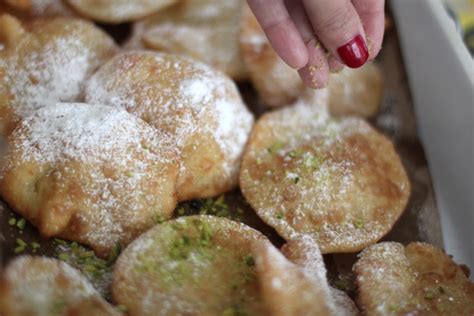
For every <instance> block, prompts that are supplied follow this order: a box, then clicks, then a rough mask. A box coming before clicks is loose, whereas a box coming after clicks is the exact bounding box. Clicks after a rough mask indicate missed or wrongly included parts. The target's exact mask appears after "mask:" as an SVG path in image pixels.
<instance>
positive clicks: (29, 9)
mask: <svg viewBox="0 0 474 316" xmlns="http://www.w3.org/2000/svg"><path fill="white" fill-rule="evenodd" d="M5 2H6V3H8V4H9V5H10V6H11V7H12V8H14V9H15V10H17V11H18V12H19V13H20V14H22V15H26V16H30V17H46V16H48V17H50V16H73V15H76V14H75V12H74V11H73V10H71V9H70V8H69V7H68V6H67V5H66V4H65V3H64V2H63V1H62V0H5Z"/></svg>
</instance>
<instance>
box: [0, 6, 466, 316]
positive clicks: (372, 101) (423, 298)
mask: <svg viewBox="0 0 474 316" xmlns="http://www.w3.org/2000/svg"><path fill="white" fill-rule="evenodd" d="M94 22H96V23H101V24H120V23H127V25H130V26H131V28H132V32H131V34H130V36H129V38H128V39H127V40H126V41H125V42H123V43H116V42H115V41H114V40H113V39H112V37H111V36H110V35H109V34H108V33H106V32H105V31H104V30H103V29H101V28H99V27H98V26H97V24H94ZM106 29H107V28H106ZM247 81H248V82H250V83H251V84H252V86H253V88H254V89H255V94H254V98H255V99H258V100H259V102H260V103H261V104H263V105H264V107H265V108H266V109H272V111H265V113H264V114H263V115H261V116H258V117H257V115H255V114H254V113H252V112H251V111H250V110H249V109H248V108H247V105H246V104H245V103H244V101H243V98H242V96H241V94H240V91H239V89H238V86H237V83H238V84H239V85H240V84H241V83H243V82H247ZM244 85H245V84H244ZM382 90H383V87H382V74H381V72H380V69H379V68H378V66H377V65H376V64H369V65H366V66H364V67H363V68H361V69H358V70H353V69H343V70H341V71H340V72H339V73H334V74H331V77H330V82H329V85H328V87H326V88H324V89H320V90H310V89H307V88H305V87H304V86H303V85H302V83H301V82H300V80H299V78H298V75H297V73H296V72H295V71H294V70H292V69H291V68H289V67H288V66H286V64H284V63H283V61H281V60H280V59H279V58H278V56H277V55H276V54H275V52H274V51H273V50H272V48H271V46H270V44H269V43H268V41H267V40H266V38H265V35H264V34H263V31H262V30H261V29H260V27H259V26H258V23H257V22H256V20H255V18H254V17H253V15H252V14H251V12H250V10H249V9H248V7H247V6H246V5H245V3H244V1H243V0H226V1H220V0H166V1H165V0H163V1H150V0H129V1H122V0H120V1H111V0H102V1H93V0H18V1H11V0H3V2H1V1H0V135H1V136H2V138H4V140H5V142H6V144H7V146H8V150H7V152H6V153H5V154H4V155H3V156H2V157H1V160H2V161H1V164H0V194H1V197H2V199H3V201H4V202H5V203H7V204H8V205H9V206H10V207H11V209H12V210H14V211H15V212H16V213H18V214H19V215H21V216H22V217H24V218H25V219H26V220H27V221H28V222H29V223H31V224H32V225H33V226H35V227H36V228H37V230H38V231H39V233H40V235H41V236H42V238H47V239H53V238H61V239H64V240H68V241H70V242H74V243H79V244H81V245H83V246H85V247H90V248H91V249H92V250H93V253H92V254H91V253H89V252H88V256H97V257H98V258H107V257H109V256H110V254H111V253H113V252H115V251H116V249H117V245H118V246H119V247H120V248H122V249H123V251H122V252H121V254H120V255H119V256H118V258H117V259H116V261H114V262H111V264H113V272H112V282H111V287H110V291H111V293H112V297H111V298H107V299H105V298H104V297H102V295H101V294H100V293H99V292H98V291H97V289H95V288H94V286H93V285H92V284H91V283H90V282H89V280H88V279H87V278H86V276H85V275H84V274H82V272H81V271H79V270H78V269H76V268H75V267H72V266H70V265H69V264H68V263H66V262H63V261H61V260H59V259H55V258H47V257H44V256H30V255H19V256H17V257H16V258H14V259H12V260H11V261H10V262H9V263H8V265H7V266H6V267H5V268H4V269H3V271H2V273H1V274H0V315H3V316H14V315H222V316H231V315H282V316H290V315H295V316H296V315H359V314H365V315H402V314H403V315H405V314H412V315H453V314H459V315H473V314H474V284H473V283H472V282H471V281H469V279H468V274H469V273H468V269H466V268H465V266H463V265H458V264H456V263H455V262H454V261H453V259H452V258H451V257H449V256H448V255H446V254H445V253H444V252H443V251H442V250H440V249H438V248H436V247H434V246H432V245H429V244H426V243H422V242H412V243H410V244H408V245H406V246H404V245H402V244H399V243H396V242H390V241H384V242H379V241H380V240H381V239H382V238H383V237H384V236H385V235H386V234H387V233H388V232H390V230H391V229H392V227H393V226H394V224H395V223H396V222H397V220H398V219H399V218H400V216H401V215H402V213H403V211H404V209H405V207H406V205H407V202H408V199H409V197H410V189H411V186H410V180H409V177H408V175H407V173H406V171H405V169H404V166H403V164H402V161H401V159H400V157H399V155H398V153H397V151H396V149H395V147H394V145H393V144H392V141H391V140H390V139H389V138H387V136H385V135H383V134H382V133H380V132H379V131H377V130H376V129H375V128H374V127H372V126H371V125H370V123H368V121H367V120H366V119H368V118H371V117H373V116H375V115H376V114H377V112H378V109H379V106H380V103H381V99H382ZM237 188H239V189H240V191H241V193H242V195H243V198H245V200H246V202H247V203H248V204H249V205H250V206H251V208H252V209H253V211H254V212H255V214H256V215H258V217H259V218H260V219H261V220H262V221H263V222H264V223H265V225H268V226H270V227H272V228H273V229H275V231H276V232H277V233H278V235H279V236H280V237H282V238H283V239H284V240H285V243H284V245H283V246H282V247H281V249H278V248H277V247H276V246H275V243H273V244H272V242H270V240H269V238H268V236H266V235H265V234H264V232H265V231H266V230H265V229H260V230H261V231H259V229H255V228H251V227H249V226H247V225H246V224H244V223H242V222H239V221H238V220H234V219H229V218H225V217H219V216H212V215H193V216H183V214H181V213H180V212H174V211H175V209H176V208H177V206H178V204H179V203H181V202H186V201H195V200H201V199H209V198H215V197H218V196H221V195H222V194H225V193H226V192H229V191H231V190H234V189H237ZM174 213H175V214H174ZM176 213H178V214H176ZM263 222H262V223H263ZM262 225H263V224H262ZM257 228H258V227H257ZM332 253H359V255H358V256H359V259H358V260H357V262H356V264H355V265H354V267H353V272H354V273H355V286H356V287H357V294H356V297H354V295H348V294H347V293H345V292H344V291H341V290H339V289H336V288H334V287H333V285H331V282H329V280H328V276H327V268H326V266H325V262H324V257H323V255H326V254H332Z"/></svg>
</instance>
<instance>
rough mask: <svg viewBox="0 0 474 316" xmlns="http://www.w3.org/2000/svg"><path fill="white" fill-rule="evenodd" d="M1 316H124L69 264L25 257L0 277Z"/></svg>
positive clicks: (15, 262) (9, 266)
mask: <svg viewBox="0 0 474 316" xmlns="http://www.w3.org/2000/svg"><path fill="white" fill-rule="evenodd" d="M0 313H1V314H2V315H5V316H20V315H78V316H79V315H97V316H102V315H103V316H106V315H108V316H114V315H121V313H119V312H117V311H116V310H115V309H114V308H113V307H112V306H111V305H110V304H109V303H107V302H106V301H105V300H104V299H103V298H102V297H101V296H100V294H99V293H98V292H97V291H96V290H95V289H94V288H93V287H92V285H91V284H90V283H89V282H88V281H87V279H86V278H85V277H84V276H83V275H82V274H81V273H80V272H79V271H77V270H76V269H74V268H72V267H71V266H69V265H68V264H66V263H64V262H62V261H59V260H56V259H51V258H43V257H30V256H21V257H18V258H16V259H14V260H13V261H12V262H10V263H9V264H8V266H7V267H6V268H5V270H4V271H3V272H2V275H1V277H0Z"/></svg>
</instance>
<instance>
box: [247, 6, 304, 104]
mask: <svg viewBox="0 0 474 316" xmlns="http://www.w3.org/2000/svg"><path fill="white" fill-rule="evenodd" d="M240 46H241V50H242V56H243V59H244V61H245V67H246V68H247V71H248V74H249V77H250V80H251V81H252V83H253V84H254V86H255V89H256V90H257V91H258V93H259V94H260V96H261V97H262V99H263V100H264V102H265V104H267V105H268V106H274V107H275V106H282V105H288V104H290V103H291V102H293V101H295V100H296V99H297V98H298V96H299V95H300V94H301V93H302V92H303V90H304V85H303V82H302V81H301V79H300V77H299V75H298V72H297V71H296V70H294V69H292V68H290V66H288V65H287V64H285V62H284V61H283V60H281V59H280V57H278V55H277V54H276V52H275V51H274V50H273V48H272V46H271V45H270V42H269V41H268V39H267V37H266V36H265V33H264V32H263V30H262V28H261V27H260V25H259V24H258V22H257V19H256V18H255V16H254V15H253V13H252V11H250V8H249V7H248V5H245V6H244V10H243V15H242V21H241V30H240Z"/></svg>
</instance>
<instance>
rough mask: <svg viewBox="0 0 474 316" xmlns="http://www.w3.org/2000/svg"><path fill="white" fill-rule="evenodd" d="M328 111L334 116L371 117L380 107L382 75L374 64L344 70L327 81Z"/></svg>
mask: <svg viewBox="0 0 474 316" xmlns="http://www.w3.org/2000/svg"><path fill="white" fill-rule="evenodd" d="M328 89H329V107H328V108H329V111H330V113H331V114H332V115H335V116H349V115H353V116H360V117H371V116H373V115H375V114H376V113H377V112H378V110H379V107H380V104H381V101H382V95H383V83H382V74H381V72H380V69H379V67H378V66H377V65H376V64H373V63H371V64H367V65H365V66H363V67H361V68H358V69H351V68H347V67H346V68H344V69H343V70H341V71H340V72H339V73H335V74H332V75H331V77H330V79H329V85H328Z"/></svg>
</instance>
